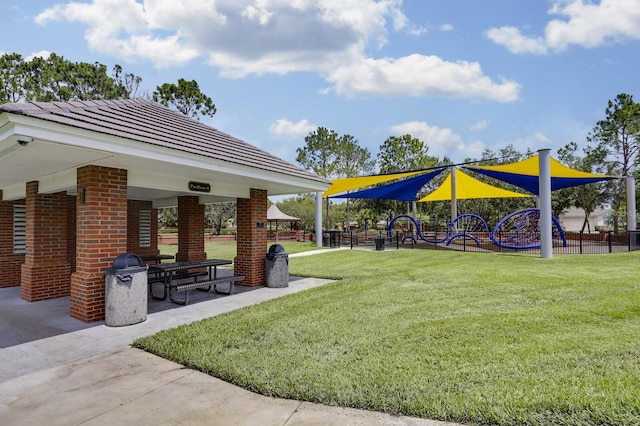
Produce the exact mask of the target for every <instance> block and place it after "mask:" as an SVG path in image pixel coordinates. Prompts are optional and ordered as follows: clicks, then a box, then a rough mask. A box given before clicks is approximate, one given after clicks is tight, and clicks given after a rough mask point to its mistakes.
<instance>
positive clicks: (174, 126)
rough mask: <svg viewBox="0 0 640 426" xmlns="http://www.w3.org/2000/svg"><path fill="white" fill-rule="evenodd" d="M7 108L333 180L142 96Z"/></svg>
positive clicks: (3, 107) (291, 173)
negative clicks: (137, 97)
mask: <svg viewBox="0 0 640 426" xmlns="http://www.w3.org/2000/svg"><path fill="white" fill-rule="evenodd" d="M2 111H6V112H9V113H13V114H20V115H25V116H29V117H34V118H39V119H42V120H47V121H51V122H56V123H60V124H64V125H68V126H73V127H77V128H80V129H86V130H91V131H94V132H99V133H104V134H108V135H112V136H119V137H123V138H127V139H132V140H136V141H138V142H142V143H146V144H149V145H150V148H151V149H152V147H151V146H154V145H155V146H160V147H164V148H169V149H175V150H179V151H183V152H188V153H191V154H196V155H201V156H204V157H208V158H213V159H216V160H221V161H227V162H231V163H236V164H240V165H243V166H248V167H255V168H257V169H261V170H266V171H271V172H277V173H282V174H285V175H289V176H292V177H297V178H303V179H311V180H314V181H317V182H325V183H330V181H328V180H326V179H324V178H323V177H321V176H318V175H316V174H314V173H310V172H308V171H306V170H304V169H302V168H300V167H298V166H295V165H293V164H291V163H288V162H286V161H284V160H282V159H281V158H278V157H276V156H274V155H271V154H269V153H268V152H266V151H263V150H261V149H259V148H257V147H255V146H253V145H250V144H248V143H246V142H244V141H242V140H240V139H237V138H234V137H233V136H230V135H228V134H226V133H223V132H221V131H219V130H217V129H215V128H213V127H210V126H207V125H206V124H203V123H201V122H199V121H196V120H193V119H191V118H189V117H186V116H184V115H183V114H180V113H178V112H176V111H173V110H171V109H169V108H167V107H165V106H163V105H160V104H158V103H156V102H152V101H148V100H143V99H127V100H113V101H100V100H96V101H78V102H21V103H9V104H4V105H0V112H2Z"/></svg>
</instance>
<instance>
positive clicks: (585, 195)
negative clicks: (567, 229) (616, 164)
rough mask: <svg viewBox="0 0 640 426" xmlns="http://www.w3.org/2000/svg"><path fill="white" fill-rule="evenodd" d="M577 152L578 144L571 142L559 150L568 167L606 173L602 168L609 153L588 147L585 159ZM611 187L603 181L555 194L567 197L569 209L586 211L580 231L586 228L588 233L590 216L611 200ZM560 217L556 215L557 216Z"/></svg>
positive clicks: (561, 158) (559, 155)
mask: <svg viewBox="0 0 640 426" xmlns="http://www.w3.org/2000/svg"><path fill="white" fill-rule="evenodd" d="M577 150H578V144H576V143H575V142H570V143H568V144H567V145H565V146H564V147H563V148H560V149H558V158H559V160H560V161H562V162H563V163H565V164H566V165H567V166H569V167H572V168H574V169H576V170H581V171H583V172H589V173H594V172H595V173H602V172H603V171H604V170H602V166H603V165H604V164H605V161H604V160H605V158H606V156H607V152H606V151H605V150H604V149H603V148H602V147H600V146H597V147H595V148H592V147H586V148H585V149H584V153H585V156H584V157H580V156H578V155H577V154H576V151H577ZM611 186H612V181H602V182H595V183H590V184H587V185H579V186H574V187H571V188H565V189H562V190H560V191H555V192H556V193H559V195H560V196H562V197H566V199H567V200H568V201H567V204H568V206H569V207H570V206H575V207H578V208H581V209H583V210H584V221H583V223H582V228H581V229H580V231H581V232H584V230H585V228H587V231H588V232H591V226H590V224H589V216H590V215H591V213H593V212H594V211H595V210H596V209H597V208H599V207H602V206H603V205H604V204H605V203H606V202H607V200H608V199H609V198H610V194H611V189H612V188H611ZM554 214H555V213H554ZM558 215H559V214H556V216H558Z"/></svg>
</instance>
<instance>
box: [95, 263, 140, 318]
mask: <svg viewBox="0 0 640 426" xmlns="http://www.w3.org/2000/svg"><path fill="white" fill-rule="evenodd" d="M148 268H149V267H148V266H147V265H143V264H142V259H140V257H139V256H137V255H135V254H132V253H124V254H121V255H120V256H118V257H116V259H115V260H114V261H113V265H112V266H111V268H109V269H107V270H106V272H105V284H106V287H105V306H104V308H105V310H104V317H105V318H104V323H105V325H107V326H110V327H120V326H123V325H132V324H137V323H140V322H143V321H146V319H147V297H148V285H147V269H148Z"/></svg>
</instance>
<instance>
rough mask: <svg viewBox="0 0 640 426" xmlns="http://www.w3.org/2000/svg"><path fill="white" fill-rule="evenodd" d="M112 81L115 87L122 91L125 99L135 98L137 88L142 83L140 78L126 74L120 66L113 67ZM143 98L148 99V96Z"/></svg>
mask: <svg viewBox="0 0 640 426" xmlns="http://www.w3.org/2000/svg"><path fill="white" fill-rule="evenodd" d="M113 79H114V81H115V82H116V84H117V85H119V86H120V87H122V88H123V89H124V97H125V98H136V97H137V94H138V88H139V87H140V83H142V77H138V76H137V75H135V74H132V73H126V72H124V70H123V69H122V67H121V66H120V65H117V64H116V65H115V66H114V67H113ZM143 97H148V94H147V95H146V96H143Z"/></svg>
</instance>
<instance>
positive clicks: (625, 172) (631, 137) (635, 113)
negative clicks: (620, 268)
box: [587, 93, 640, 233]
mask: <svg viewBox="0 0 640 426" xmlns="http://www.w3.org/2000/svg"><path fill="white" fill-rule="evenodd" d="M605 115H606V118H605V119H604V120H600V121H598V123H597V124H596V126H595V127H594V128H593V130H592V131H591V132H590V133H589V135H588V136H587V140H588V141H589V142H594V143H596V144H598V146H599V147H601V148H602V149H604V150H605V151H606V153H607V154H608V161H610V162H611V163H612V164H613V165H614V167H613V168H612V172H614V173H615V174H618V175H619V176H621V178H622V179H621V180H620V181H619V183H618V187H617V190H616V193H615V195H614V197H613V200H612V208H613V232H614V233H618V230H619V222H620V207H621V205H622V200H623V195H624V189H625V183H626V182H625V181H626V177H627V176H629V175H630V174H632V173H633V169H634V167H635V166H636V165H637V164H638V150H639V149H640V104H637V103H635V102H634V101H633V97H632V96H631V95H628V94H625V93H621V94H619V95H618V96H617V97H616V99H615V100H614V101H611V100H610V101H609V103H608V105H607V109H606V110H605Z"/></svg>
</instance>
